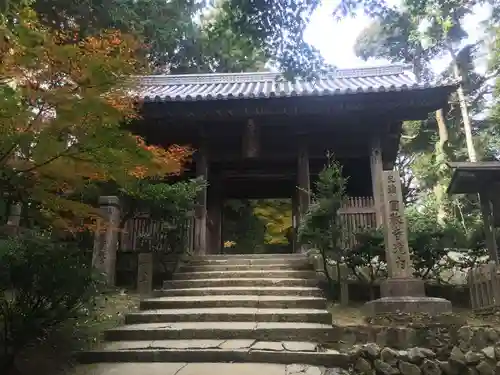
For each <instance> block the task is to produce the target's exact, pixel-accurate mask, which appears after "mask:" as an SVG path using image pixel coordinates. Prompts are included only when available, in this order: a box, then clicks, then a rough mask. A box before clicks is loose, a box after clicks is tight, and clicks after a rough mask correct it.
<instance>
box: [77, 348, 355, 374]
mask: <svg viewBox="0 0 500 375" xmlns="http://www.w3.org/2000/svg"><path fill="white" fill-rule="evenodd" d="M79 360H80V361H81V362H82V363H95V362H136V363H138V362H139V363H140V362H185V363H197V362H198V363H199V362H207V361H211V362H233V363H241V362H249V363H276V364H295V363H301V364H305V365H315V366H326V367H337V366H338V367H344V368H346V367H349V364H350V362H349V361H351V358H350V357H348V356H346V355H345V354H340V353H339V352H337V351H336V350H322V349H321V348H318V345H317V344H316V343H313V342H290V341H256V340H157V341H122V342H112V343H108V344H106V345H105V346H104V348H103V349H101V350H94V351H86V352H83V353H81V354H80V356H79ZM302 370H303V369H302ZM255 371H257V370H255ZM297 372H298V373H302V371H300V370H299V371H297ZM255 373H256V372H254V373H252V375H254V374H255ZM137 374H140V373H139V372H138V373H137ZM144 374H146V372H144ZM147 374H149V372H147ZM203 374H204V375H205V374H206V372H204V373H203ZM231 374H233V373H231ZM234 374H240V373H239V372H236V373H234ZM266 374H267V373H266ZM228 375H229V374H228ZM283 375H285V373H283Z"/></svg>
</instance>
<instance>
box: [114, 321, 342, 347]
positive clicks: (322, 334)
mask: <svg viewBox="0 0 500 375" xmlns="http://www.w3.org/2000/svg"><path fill="white" fill-rule="evenodd" d="M334 335H335V331H334V330H333V328H332V325H331V324H320V323H287V322H280V323H273V322H224V324H221V323H220V322H180V323H144V324H129V325H124V326H121V327H118V328H113V329H109V330H107V331H105V332H104V337H105V339H106V340H108V341H123V340H196V339H199V340H210V339H218V340H231V339H240V340H259V341H307V340H309V339H310V338H311V337H314V339H315V341H317V342H325V341H333V340H334V337H333V336H334Z"/></svg>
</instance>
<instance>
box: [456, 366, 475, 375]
mask: <svg viewBox="0 0 500 375" xmlns="http://www.w3.org/2000/svg"><path fill="white" fill-rule="evenodd" d="M462 374H463V375H479V372H478V371H477V370H476V368H475V367H466V368H465V369H464V371H463V372H461V373H460V375H462Z"/></svg>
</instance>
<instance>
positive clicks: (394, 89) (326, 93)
mask: <svg viewBox="0 0 500 375" xmlns="http://www.w3.org/2000/svg"><path fill="white" fill-rule="evenodd" d="M457 87H458V85H456V84H446V85H430V84H414V85H402V86H395V85H393V86H389V87H383V86H381V87H367V88H358V89H350V88H347V89H345V90H341V89H336V90H328V89H325V90H317V89H315V90H312V91H310V92H309V91H305V92H297V91H290V92H286V91H279V92H271V93H266V92H259V93H249V94H244V93H240V94H238V95H233V94H228V95H222V94H218V95H211V94H207V95H195V96H192V95H189V94H188V95H186V96H179V95H177V96H170V95H166V96H159V95H156V96H144V97H141V96H139V95H136V96H135V100H136V101H137V102H138V103H182V102H188V103H189V102H214V101H233V100H243V99H247V100H249V99H250V100H251V99H273V98H300V97H341V96H351V95H356V94H377V93H380V94H382V93H398V92H405V93H406V92H421V91H426V90H432V91H442V92H443V93H444V94H445V95H447V96H448V95H449V94H451V93H452V92H453V91H455V90H456V88H457Z"/></svg>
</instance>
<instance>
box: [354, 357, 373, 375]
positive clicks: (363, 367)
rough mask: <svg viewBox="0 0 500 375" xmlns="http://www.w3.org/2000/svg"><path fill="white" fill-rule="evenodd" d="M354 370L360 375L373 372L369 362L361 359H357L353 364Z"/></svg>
mask: <svg viewBox="0 0 500 375" xmlns="http://www.w3.org/2000/svg"><path fill="white" fill-rule="evenodd" d="M354 369H355V370H356V371H358V372H359V373H361V374H371V373H372V372H373V369H372V365H371V364H370V362H368V361H367V360H366V359H364V358H361V357H359V358H358V359H357V360H356V362H355V363H354Z"/></svg>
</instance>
